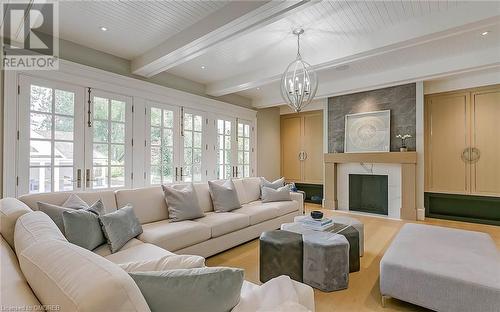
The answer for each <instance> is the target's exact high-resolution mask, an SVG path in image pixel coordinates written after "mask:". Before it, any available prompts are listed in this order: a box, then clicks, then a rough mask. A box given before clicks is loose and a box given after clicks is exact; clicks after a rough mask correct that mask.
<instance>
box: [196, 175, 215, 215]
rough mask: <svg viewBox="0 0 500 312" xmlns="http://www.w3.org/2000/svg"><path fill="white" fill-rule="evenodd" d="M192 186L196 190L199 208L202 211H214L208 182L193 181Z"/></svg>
mask: <svg viewBox="0 0 500 312" xmlns="http://www.w3.org/2000/svg"><path fill="white" fill-rule="evenodd" d="M193 187H194V189H195V190H196V196H198V203H199V204H200V207H201V209H203V211H204V212H210V211H214V207H213V205H212V198H211V197H210V191H209V189H208V183H206V182H205V183H193Z"/></svg>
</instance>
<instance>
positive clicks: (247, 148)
mask: <svg viewBox="0 0 500 312" xmlns="http://www.w3.org/2000/svg"><path fill="white" fill-rule="evenodd" d="M251 131H253V127H252V126H251V125H250V122H248V121H242V120H238V136H237V142H238V144H237V148H238V159H237V166H236V176H237V177H238V178H246V177H250V176H252V172H251V169H252V166H251V165H252V160H251V155H252V147H251V146H252V144H251V143H252V142H251V140H252V136H251Z"/></svg>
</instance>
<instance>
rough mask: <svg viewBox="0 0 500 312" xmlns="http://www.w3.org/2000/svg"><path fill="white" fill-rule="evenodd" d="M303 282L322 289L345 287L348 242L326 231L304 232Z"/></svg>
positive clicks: (340, 236) (347, 276)
mask: <svg viewBox="0 0 500 312" xmlns="http://www.w3.org/2000/svg"><path fill="white" fill-rule="evenodd" d="M303 239H304V274H303V275H304V283H306V284H307V285H309V286H312V287H314V288H317V289H320V290H322V291H334V290H341V289H346V288H347V286H348V284H349V243H348V242H347V239H346V238H345V237H344V236H342V235H337V234H333V233H328V232H316V233H310V234H305V235H304V236H303Z"/></svg>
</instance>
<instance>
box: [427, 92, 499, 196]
mask: <svg viewBox="0 0 500 312" xmlns="http://www.w3.org/2000/svg"><path fill="white" fill-rule="evenodd" d="M499 134H500V86H494V87H486V88H478V89H469V90H464V91H456V92H447V93H442V94H433V95H428V96H426V99H425V191H426V192H433V193H449V194H470V195H485V196H500V138H499Z"/></svg>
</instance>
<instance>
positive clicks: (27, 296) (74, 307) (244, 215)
mask: <svg viewBox="0 0 500 312" xmlns="http://www.w3.org/2000/svg"><path fill="white" fill-rule="evenodd" d="M235 184H236V185H237V188H238V195H239V197H240V199H241V201H242V203H243V207H242V208H240V209H238V211H237V212H230V213H222V214H220V213H217V214H216V213H214V212H212V211H211V204H210V203H211V202H210V200H209V199H210V198H209V194H208V185H206V184H201V183H200V184H196V185H195V186H196V189H197V193H198V194H197V195H198V196H199V200H200V204H201V205H202V206H203V207H204V209H205V211H206V213H207V215H206V216H205V217H204V218H200V219H197V220H194V221H181V222H169V220H168V213H167V212H166V211H167V207H166V204H165V201H164V200H163V193H162V191H161V188H160V187H149V188H143V189H136V190H120V191H116V192H113V191H100V192H89V193H77V194H78V196H79V197H80V198H82V199H83V200H84V201H86V202H87V203H89V204H90V203H93V202H95V201H96V200H98V199H102V201H103V202H104V205H105V207H106V210H107V211H108V212H109V211H113V210H115V209H117V207H123V206H124V205H125V204H126V203H132V204H133V205H134V209H135V212H136V213H137V216H138V218H139V219H140V221H141V223H142V225H143V229H144V233H143V234H142V235H140V236H139V237H138V238H137V239H132V240H130V241H129V242H128V243H127V244H126V245H125V246H124V247H123V248H121V250H119V251H118V252H115V253H111V251H110V249H109V247H108V246H107V245H102V246H99V247H98V248H96V249H95V250H93V251H89V250H86V249H84V248H81V247H78V246H76V245H74V244H71V243H69V242H68V241H67V240H66V238H65V237H64V236H63V235H62V233H61V232H60V230H59V229H58V228H57V226H56V225H55V224H54V222H52V220H51V219H50V218H49V217H48V216H47V215H45V214H44V213H42V212H39V211H33V210H36V208H37V205H36V202H37V201H44V202H48V203H53V204H62V203H63V202H64V201H65V200H66V199H67V198H68V197H69V193H51V194H37V195H26V196H22V197H21V198H20V200H17V199H13V198H6V199H1V200H0V212H1V213H0V219H1V220H0V221H1V228H0V232H1V240H0V250H1V253H0V257H1V258H0V264H1V270H0V272H1V281H0V293H1V296H0V299H1V302H0V304H1V306H2V307H3V308H5V309H9V308H10V309H19V308H23V307H25V308H27V309H30V307H31V308H33V307H38V306H40V305H49V306H48V307H46V308H47V309H48V310H50V309H51V306H50V305H56V307H55V308H52V309H56V310H58V311H149V308H148V306H147V303H146V302H145V300H144V298H143V296H142V294H141V293H140V290H139V289H138V287H137V286H136V285H135V283H134V281H133V280H132V279H131V277H130V276H129V275H128V274H127V273H126V272H125V271H123V270H122V269H121V268H120V267H119V265H120V264H124V263H129V262H134V261H144V260H152V259H158V258H161V257H165V256H172V255H174V253H173V252H176V253H183V254H197V255H201V256H208V255H212V254H215V253H218V252H220V251H222V250H224V249H227V248H231V247H233V246H235V245H238V244H240V243H243V242H245V241H248V240H251V239H253V238H255V237H257V236H258V235H260V232H261V231H265V230H269V229H274V228H278V227H279V225H280V224H281V223H282V222H289V221H290V220H293V217H294V216H295V215H297V214H300V213H302V209H303V202H302V198H301V197H298V196H297V195H299V196H300V194H293V195H292V196H293V197H294V201H288V202H277V203H266V204H263V203H261V202H260V201H259V200H258V199H257V198H256V196H257V179H255V178H250V179H245V180H236V181H235ZM28 206H29V207H28ZM30 208H31V209H30ZM32 209H33V210H32ZM231 214H234V215H231ZM14 228H15V231H14ZM14 232H15V235H14ZM257 287H258V286H257V285H253V284H251V283H249V282H246V281H245V282H244V284H243V288H242V294H241V295H242V297H243V296H245V292H248V291H251V290H255V289H256V288H257ZM293 287H294V288H295V290H296V292H297V295H298V299H299V303H300V304H301V305H303V306H305V307H307V308H308V309H309V310H311V311H314V294H313V290H312V288H310V287H309V286H307V285H304V284H301V283H297V282H293ZM166 308H168V307H166Z"/></svg>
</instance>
